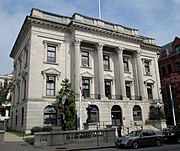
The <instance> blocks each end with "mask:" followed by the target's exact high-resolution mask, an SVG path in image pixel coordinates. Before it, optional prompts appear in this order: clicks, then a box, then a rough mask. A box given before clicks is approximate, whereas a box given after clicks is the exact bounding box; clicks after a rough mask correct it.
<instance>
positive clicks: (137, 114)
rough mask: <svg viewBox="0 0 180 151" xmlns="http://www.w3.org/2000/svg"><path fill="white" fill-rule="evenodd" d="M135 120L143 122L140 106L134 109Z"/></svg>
mask: <svg viewBox="0 0 180 151" xmlns="http://www.w3.org/2000/svg"><path fill="white" fill-rule="evenodd" d="M133 119H134V121H140V120H142V113H141V108H140V106H138V105H135V106H134V108H133Z"/></svg>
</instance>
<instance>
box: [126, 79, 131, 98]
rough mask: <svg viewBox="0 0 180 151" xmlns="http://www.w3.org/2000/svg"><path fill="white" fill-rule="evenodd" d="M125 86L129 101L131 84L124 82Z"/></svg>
mask: <svg viewBox="0 0 180 151" xmlns="http://www.w3.org/2000/svg"><path fill="white" fill-rule="evenodd" d="M125 85H126V96H127V97H128V98H129V99H131V82H130V81H126V82H125Z"/></svg>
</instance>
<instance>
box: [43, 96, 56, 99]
mask: <svg viewBox="0 0 180 151" xmlns="http://www.w3.org/2000/svg"><path fill="white" fill-rule="evenodd" d="M43 98H47V99H56V96H43Z"/></svg>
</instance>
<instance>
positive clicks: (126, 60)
mask: <svg viewBox="0 0 180 151" xmlns="http://www.w3.org/2000/svg"><path fill="white" fill-rule="evenodd" d="M123 63H124V71H129V64H128V58H123Z"/></svg>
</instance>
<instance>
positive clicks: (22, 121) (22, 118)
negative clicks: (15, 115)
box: [21, 107, 24, 125]
mask: <svg viewBox="0 0 180 151" xmlns="http://www.w3.org/2000/svg"><path fill="white" fill-rule="evenodd" d="M21 125H24V108H23V107H22V117H21Z"/></svg>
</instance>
